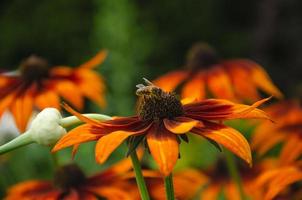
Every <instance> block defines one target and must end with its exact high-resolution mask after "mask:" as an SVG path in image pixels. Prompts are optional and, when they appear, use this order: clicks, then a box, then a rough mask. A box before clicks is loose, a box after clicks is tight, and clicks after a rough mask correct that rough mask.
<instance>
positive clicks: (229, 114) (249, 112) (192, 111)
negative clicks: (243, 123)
mask: <svg viewBox="0 0 302 200" xmlns="http://www.w3.org/2000/svg"><path fill="white" fill-rule="evenodd" d="M269 99H270V98H266V99H262V100H260V101H257V102H256V103H254V104H253V105H251V106H248V105H243V104H235V103H233V102H231V101H228V100H223V99H207V100H204V101H200V102H197V103H192V104H186V105H184V106H183V107H184V110H185V112H186V116H187V117H191V118H193V119H197V120H230V119H251V118H254V119H270V117H269V116H268V115H267V114H266V113H265V112H264V111H262V110H260V109H257V107H258V106H260V105H261V104H263V103H264V102H266V101H268V100H269Z"/></svg>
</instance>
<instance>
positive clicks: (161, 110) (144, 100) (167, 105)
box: [136, 81, 183, 121]
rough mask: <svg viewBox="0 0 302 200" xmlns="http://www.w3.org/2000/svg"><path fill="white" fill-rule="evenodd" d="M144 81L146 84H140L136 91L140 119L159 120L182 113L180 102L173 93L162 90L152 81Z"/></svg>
mask: <svg viewBox="0 0 302 200" xmlns="http://www.w3.org/2000/svg"><path fill="white" fill-rule="evenodd" d="M146 82H147V83H148V84H149V85H148V86H144V85H142V84H140V85H138V86H137V87H138V88H139V89H138V90H137V91H136V94H137V95H138V96H139V104H138V115H139V117H140V118H141V119H142V120H144V121H147V120H153V121H159V120H162V119H164V118H169V119H172V118H174V117H178V116H181V115H182V114H183V108H182V105H181V102H180V100H179V99H178V98H177V96H176V95H175V94H174V93H170V92H164V91H163V90H162V89H160V88H159V87H156V86H155V85H153V84H152V83H150V82H148V81H146Z"/></svg>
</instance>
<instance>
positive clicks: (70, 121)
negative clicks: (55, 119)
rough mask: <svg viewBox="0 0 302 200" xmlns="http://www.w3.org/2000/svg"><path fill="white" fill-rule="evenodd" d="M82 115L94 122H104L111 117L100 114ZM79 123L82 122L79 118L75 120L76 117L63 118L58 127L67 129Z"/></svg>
mask: <svg viewBox="0 0 302 200" xmlns="http://www.w3.org/2000/svg"><path fill="white" fill-rule="evenodd" d="M83 115H84V116H85V117H88V118H90V119H95V120H99V121H106V120H110V119H111V117H109V116H107V115H102V114H94V113H90V114H83ZM79 123H82V121H81V120H80V119H79V118H77V117H76V116H70V117H65V118H62V119H61V121H60V125H61V126H63V127H64V128H67V127H70V126H72V125H76V124H79Z"/></svg>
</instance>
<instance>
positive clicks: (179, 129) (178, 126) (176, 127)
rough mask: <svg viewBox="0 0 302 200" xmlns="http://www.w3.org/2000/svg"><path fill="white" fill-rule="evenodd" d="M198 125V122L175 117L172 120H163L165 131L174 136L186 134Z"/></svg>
mask: <svg viewBox="0 0 302 200" xmlns="http://www.w3.org/2000/svg"><path fill="white" fill-rule="evenodd" d="M198 123H200V122H199V121H197V120H194V119H191V118H187V117H176V118H174V119H173V120H170V119H164V125H165V127H166V129H168V130H169V131H171V132H172V133H175V134H184V133H188V132H189V131H190V130H191V129H192V128H193V127H195V126H196V125H197V124H198Z"/></svg>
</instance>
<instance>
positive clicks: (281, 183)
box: [264, 168, 302, 200]
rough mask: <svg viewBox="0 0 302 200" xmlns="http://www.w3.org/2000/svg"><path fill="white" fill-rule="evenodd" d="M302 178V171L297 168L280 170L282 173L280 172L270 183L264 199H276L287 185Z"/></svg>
mask: <svg viewBox="0 0 302 200" xmlns="http://www.w3.org/2000/svg"><path fill="white" fill-rule="evenodd" d="M301 180H302V172H301V171H300V170H298V169H296V168H289V169H287V170H283V171H280V173H278V175H276V176H275V177H274V179H273V180H272V182H271V183H270V185H269V187H268V191H267V193H266V195H265V197H264V199H265V200H272V199H274V198H275V197H276V196H277V195H278V194H279V193H280V192H281V191H282V190H284V189H285V188H286V187H287V186H289V185H291V184H293V183H295V182H298V181H301Z"/></svg>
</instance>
